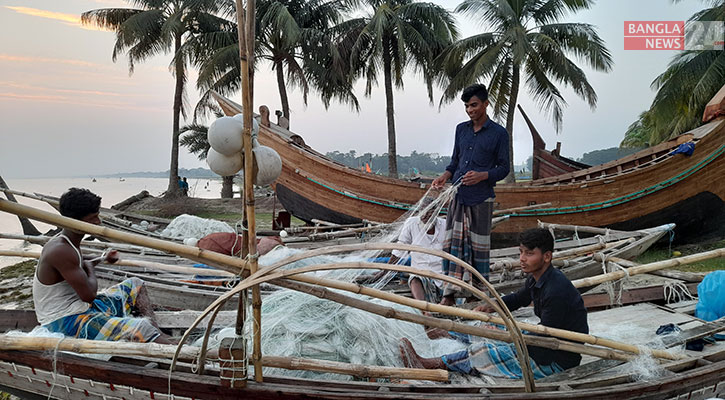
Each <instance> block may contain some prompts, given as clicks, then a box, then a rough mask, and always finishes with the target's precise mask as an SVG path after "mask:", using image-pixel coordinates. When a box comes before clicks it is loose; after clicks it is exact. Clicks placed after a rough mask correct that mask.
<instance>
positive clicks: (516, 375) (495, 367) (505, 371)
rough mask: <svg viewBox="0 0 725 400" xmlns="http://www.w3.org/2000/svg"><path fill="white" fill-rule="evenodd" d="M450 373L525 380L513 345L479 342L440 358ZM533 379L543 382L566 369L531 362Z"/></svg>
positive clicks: (553, 364) (530, 360)
mask: <svg viewBox="0 0 725 400" xmlns="http://www.w3.org/2000/svg"><path fill="white" fill-rule="evenodd" d="M441 359H442V360H443V363H445V365H446V367H448V369H449V370H451V371H455V372H461V373H464V374H473V375H477V374H483V375H488V376H493V377H499V378H509V379H522V378H523V372H521V364H519V360H518V359H517V358H516V349H515V348H514V345H513V344H511V343H501V344H493V343H486V342H478V343H474V344H472V345H470V346H469V347H468V348H467V349H465V350H461V351H459V352H456V353H452V354H447V355H444V356H442V357H441ZM529 363H530V364H531V370H532V371H533V373H534V379H540V378H543V377H545V376H549V375H551V374H554V373H557V372H561V371H563V370H564V369H563V368H561V367H560V366H559V365H558V364H557V363H552V364H550V365H539V364H537V363H536V362H535V361H534V360H532V359H529Z"/></svg>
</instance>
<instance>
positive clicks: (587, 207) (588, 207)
mask: <svg viewBox="0 0 725 400" xmlns="http://www.w3.org/2000/svg"><path fill="white" fill-rule="evenodd" d="M723 153H725V145H722V146H720V148H718V149H717V150H715V151H714V152H713V153H711V154H710V155H708V156H707V157H706V158H705V159H703V160H702V161H700V162H699V163H697V164H695V165H693V166H692V167H690V168H688V169H687V170H685V171H683V172H681V173H680V174H678V175H675V176H674V177H672V178H669V179H667V180H664V181H661V182H659V183H656V184H654V185H652V186H649V187H647V188H644V189H641V190H638V191H636V192H633V193H629V194H626V195H624V196H620V197H616V198H614V199H610V200H605V201H601V202H597V203H590V204H583V205H579V206H568V207H555V208H539V209H535V210H522V211H519V212H516V213H512V214H509V215H510V216H512V217H533V216H543V215H560V214H573V213H580V212H585V211H595V210H601V209H604V208H609V207H612V206H617V205H621V204H625V203H627V202H630V201H634V200H637V199H639V198H642V197H644V196H648V195H650V194H653V193H656V192H658V191H660V190H662V189H666V188H668V187H670V186H672V185H674V184H676V183H679V182H680V181H683V180H684V179H686V178H688V177H690V176H691V175H692V174H694V173H695V172H697V171H699V170H701V169H702V168H704V167H705V166H707V165H708V164H710V163H711V162H713V161H714V160H715V159H716V158H718V157H719V156H721V155H722V154H723Z"/></svg>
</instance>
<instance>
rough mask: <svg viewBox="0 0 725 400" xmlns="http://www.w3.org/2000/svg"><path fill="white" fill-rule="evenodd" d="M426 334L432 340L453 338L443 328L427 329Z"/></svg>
mask: <svg viewBox="0 0 725 400" xmlns="http://www.w3.org/2000/svg"><path fill="white" fill-rule="evenodd" d="M425 334H426V335H428V338H429V339H432V340H436V339H448V338H450V337H451V335H450V334H449V333H448V331H447V330H445V329H441V328H428V329H426V331H425Z"/></svg>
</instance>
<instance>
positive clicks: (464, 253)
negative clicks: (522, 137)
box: [432, 84, 509, 305]
mask: <svg viewBox="0 0 725 400" xmlns="http://www.w3.org/2000/svg"><path fill="white" fill-rule="evenodd" d="M461 100H463V102H464V103H465V105H466V113H467V114H468V116H469V117H470V118H471V120H470V121H466V122H461V123H460V124H458V126H456V138H455V144H454V147H453V155H452V156H451V163H450V164H449V165H448V167H446V171H445V172H444V173H443V174H442V175H441V176H439V177H438V178H436V179H435V180H434V181H433V183H432V187H433V188H434V189H440V188H442V187H443V185H444V184H445V183H446V181H448V180H449V179H451V178H452V182H453V184H458V183H459V182H460V183H461V186H460V187H459V188H458V193H457V194H456V197H455V198H454V199H453V200H452V201H451V204H450V205H449V207H448V217H447V219H446V240H445V242H444V245H443V250H444V251H447V252H448V253H450V254H451V255H454V256H456V257H458V258H460V259H462V260H464V261H466V262H468V263H469V264H471V265H472V266H473V267H474V268H476V270H477V271H478V272H480V273H481V274H482V275H483V276H484V277H485V278H486V279H488V271H489V251H490V249H491V216H492V214H493V199H494V197H495V196H496V195H495V193H494V191H493V187H494V186H496V182H498V181H500V180H501V179H503V178H505V177H506V175H508V173H509V151H508V149H509V135H508V132H506V129H505V128H504V127H502V126H501V125H499V124H497V123H495V122H493V121H491V119H489V118H488V115H487V114H486V108H487V107H488V105H489V102H488V91H487V90H486V86H485V85H481V84H476V85H473V86H469V87H467V88H466V89H464V90H463V94H462V95H461ZM443 273H444V274H446V275H449V276H452V277H455V278H458V279H462V280H466V281H468V280H470V274H469V273H468V272H467V271H465V270H464V269H463V268H462V267H461V266H460V265H456V264H455V263H451V262H450V261H448V260H443ZM460 290H461V289H460V288H459V287H457V286H453V285H450V284H446V285H445V288H444V292H443V300H441V304H445V305H453V304H454V302H455V301H454V296H455V293H456V292H457V291H460Z"/></svg>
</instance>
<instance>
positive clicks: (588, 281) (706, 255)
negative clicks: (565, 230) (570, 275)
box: [572, 248, 725, 288]
mask: <svg viewBox="0 0 725 400" xmlns="http://www.w3.org/2000/svg"><path fill="white" fill-rule="evenodd" d="M718 257H725V248H722V249H715V250H710V251H706V252H703V253H697V254H691V255H689V256H682V257H677V258H673V259H671V260H663V261H656V262H653V263H649V264H642V265H638V266H636V267H631V268H627V269H625V270H618V271H614V272H610V273H607V274H602V275H597V276H593V277H589V278H582V279H577V280H575V281H572V284H574V287H576V288H582V287H589V286H594V285H598V284H600V283H604V282H609V281H614V280H617V279H622V278H624V277H625V276H631V275H639V274H644V273H647V272H652V271H657V270H659V269H665V268H672V267H676V266H678V265H686V264H692V263H694V262H698V261H703V260H709V259H711V258H718ZM594 259H595V260H597V261H601V262H606V258H605V257H603V256H601V255H599V254H595V255H594Z"/></svg>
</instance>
